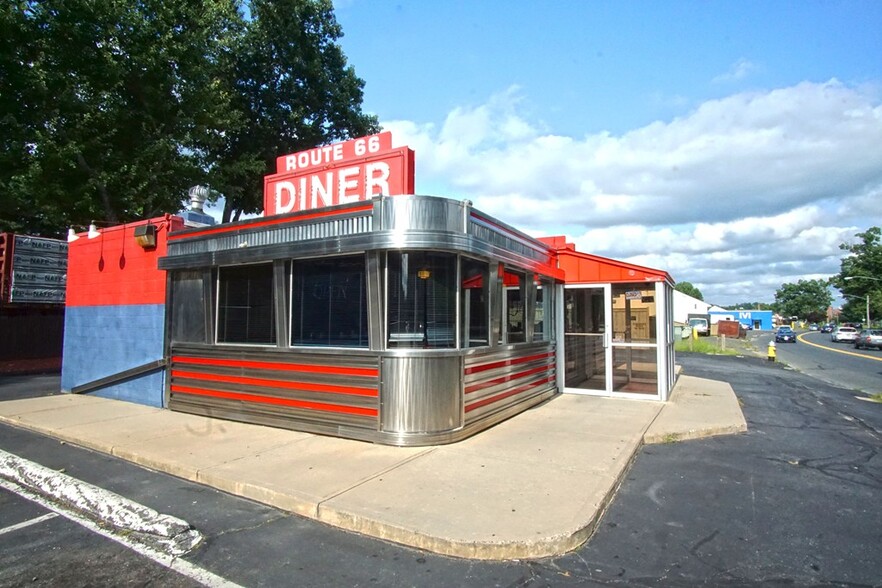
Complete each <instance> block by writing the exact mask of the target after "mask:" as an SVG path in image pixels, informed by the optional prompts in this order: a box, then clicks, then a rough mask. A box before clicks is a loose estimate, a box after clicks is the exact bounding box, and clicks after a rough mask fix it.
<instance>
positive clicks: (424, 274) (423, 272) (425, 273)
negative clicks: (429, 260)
mask: <svg viewBox="0 0 882 588" xmlns="http://www.w3.org/2000/svg"><path fill="white" fill-rule="evenodd" d="M417 277H418V278H419V279H421V280H428V279H429V278H431V277H432V272H431V271H430V270H429V269H428V268H423V269H419V270H417Z"/></svg>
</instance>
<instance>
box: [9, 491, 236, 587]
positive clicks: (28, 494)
mask: <svg viewBox="0 0 882 588" xmlns="http://www.w3.org/2000/svg"><path fill="white" fill-rule="evenodd" d="M0 488H5V489H6V490H9V491H10V492H14V493H16V494H18V495H19V496H21V497H23V498H27V499H28V500H30V501H32V502H36V503H37V504H39V505H40V506H42V507H43V508H46V509H48V510H51V511H53V512H55V513H57V514H59V515H61V516H63V517H64V518H66V519H68V520H71V521H73V522H75V523H77V524H78V525H82V526H83V527H85V528H87V529H89V530H90V531H92V532H93V533H97V534H98V535H101V536H102V537H106V538H107V539H111V540H112V541H116V542H117V543H119V544H120V545H123V546H125V547H128V548H129V549H131V550H132V551H134V552H135V553H137V554H138V555H141V556H143V557H146V558H148V559H150V560H152V561H154V562H156V563H158V564H159V565H161V566H163V567H166V568H168V569H170V570H174V571H175V572H177V573H179V574H181V575H182V576H186V577H188V578H190V579H192V580H194V581H196V582H199V583H200V584H202V585H203V586H208V587H209V588H241V587H240V586H239V584H236V583H235V582H231V581H229V580H227V579H226V578H223V577H221V576H218V575H217V574H213V573H211V572H209V571H208V570H206V569H203V568H200V567H199V566H197V565H194V564H191V563H190V562H188V561H184V560H182V559H178V558H177V557H175V556H172V555H168V554H166V553H162V552H161V551H158V550H156V549H153V548H151V547H148V546H147V545H144V544H142V543H139V542H138V541H134V540H132V539H130V538H129V537H125V536H121V535H116V534H114V533H111V532H110V531H107V530H106V529H103V528H101V527H100V526H99V525H98V524H97V523H95V522H94V521H92V520H91V519H88V518H85V517H81V516H78V515H77V514H76V513H74V512H69V511H66V510H63V509H61V508H60V507H59V506H58V505H56V504H54V503H52V502H50V501H49V500H47V499H46V498H44V497H43V496H40V495H39V494H37V493H35V492H32V491H31V490H29V489H28V488H25V487H23V486H19V485H18V484H16V483H15V482H12V481H10V480H6V479H4V478H0Z"/></svg>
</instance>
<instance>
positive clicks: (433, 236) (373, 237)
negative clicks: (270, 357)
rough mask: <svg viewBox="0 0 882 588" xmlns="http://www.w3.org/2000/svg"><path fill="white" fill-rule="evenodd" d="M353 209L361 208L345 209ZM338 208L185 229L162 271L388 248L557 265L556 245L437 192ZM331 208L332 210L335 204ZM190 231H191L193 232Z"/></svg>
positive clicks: (530, 265) (538, 266)
mask: <svg viewBox="0 0 882 588" xmlns="http://www.w3.org/2000/svg"><path fill="white" fill-rule="evenodd" d="M347 208H357V209H359V211H358V212H351V213H347V212H346V210H347ZM373 208H374V211H373V213H371V212H370V211H364V210H363V209H364V203H363V202H362V203H356V204H354V205H344V206H340V207H334V210H336V211H339V214H338V216H334V217H333V218H322V219H318V220H313V219H311V217H310V216H309V215H308V214H306V215H304V214H303V213H297V214H293V215H291V216H290V217H285V218H283V220H282V222H281V223H279V224H272V225H269V226H266V225H265V222H266V219H263V218H258V219H253V220H249V221H242V222H240V223H236V224H235V225H233V226H234V227H235V230H233V231H230V232H223V233H219V234H216V235H215V234H212V233H209V234H200V233H199V232H195V233H194V235H193V236H192V237H187V236H186V235H187V233H184V235H183V236H182V238H178V239H175V240H172V241H169V243H168V254H167V256H166V257H164V258H162V259H161V260H160V262H159V267H160V268H161V269H176V268H186V267H202V266H205V265H225V264H231V263H253V262H257V261H264V260H270V259H282V258H287V257H301V256H308V255H332V254H340V253H353V252H357V251H371V250H385V249H404V248H413V249H434V250H445V251H450V252H458V253H467V254H470V255H474V256H479V257H485V258H488V259H492V260H498V261H503V262H505V263H507V264H513V265H518V266H521V267H522V268H524V269H526V270H529V271H537V270H540V269H541V268H542V266H543V265H544V266H546V267H547V266H548V265H550V264H551V263H552V256H553V253H552V250H551V249H550V248H549V247H547V246H546V245H545V244H543V243H541V242H539V241H537V240H535V239H532V238H531V237H529V236H527V235H526V234H524V233H521V232H520V231H517V230H516V229H514V228H512V227H509V226H508V225H506V224H504V223H502V222H500V221H496V220H495V219H492V220H491V217H489V216H487V215H484V214H482V213H479V212H478V211H475V210H474V209H472V207H471V206H470V205H469V203H467V202H460V201H456V200H450V199H446V198H437V197H432V196H391V197H383V198H378V199H375V200H374V201H373ZM329 210H330V209H329ZM191 232H192V231H191Z"/></svg>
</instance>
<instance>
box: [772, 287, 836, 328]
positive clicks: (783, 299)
mask: <svg viewBox="0 0 882 588" xmlns="http://www.w3.org/2000/svg"><path fill="white" fill-rule="evenodd" d="M831 302H833V296H832V295H831V294H830V290H829V289H828V282H827V281H826V280H799V281H798V282H797V283H795V284H782V285H781V287H780V288H778V290H777V291H776V292H775V311H776V312H777V313H778V314H780V315H782V316H785V317H790V316H798V317H800V318H804V319H806V320H809V321H820V320H823V319H824V317H825V316H826V313H827V307H829V306H830V303H831Z"/></svg>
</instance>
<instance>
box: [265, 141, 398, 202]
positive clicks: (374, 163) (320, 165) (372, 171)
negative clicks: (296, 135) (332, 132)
mask: <svg viewBox="0 0 882 588" xmlns="http://www.w3.org/2000/svg"><path fill="white" fill-rule="evenodd" d="M413 191H414V154H413V150H411V149H409V148H407V147H399V148H397V149H392V134H391V133H389V132H388V131H387V132H383V133H379V134H377V135H371V136H369V137H360V138H358V139H352V140H350V141H345V142H343V143H335V144H333V145H325V146H322V147H316V148H314V149H309V150H307V151H301V152H299V153H292V154H290V155H283V156H281V157H279V158H277V159H276V173H275V174H271V175H268V176H266V177H265V178H264V181H263V209H264V215H265V216H272V215H275V214H284V213H286V212H298V211H302V210H312V209H315V208H322V207H325V206H335V205H337V204H347V203H350V202H359V201H364V200H369V199H371V198H372V197H374V196H381V195H382V196H397V195H400V194H412V193H413Z"/></svg>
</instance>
